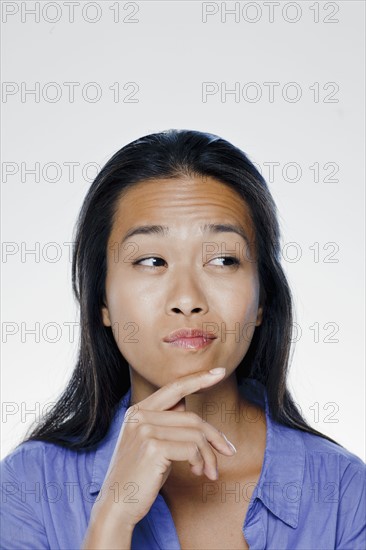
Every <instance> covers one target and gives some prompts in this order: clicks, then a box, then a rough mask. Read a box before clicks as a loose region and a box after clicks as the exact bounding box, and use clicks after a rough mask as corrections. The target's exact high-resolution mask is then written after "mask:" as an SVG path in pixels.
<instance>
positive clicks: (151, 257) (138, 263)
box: [133, 256, 165, 268]
mask: <svg viewBox="0 0 366 550" xmlns="http://www.w3.org/2000/svg"><path fill="white" fill-rule="evenodd" d="M148 260H157V261H158V262H163V263H165V260H163V259H162V258H157V257H156V256H150V257H148V258H141V260H136V262H133V265H142V264H141V262H147V261H148ZM143 267H151V268H154V267H161V266H160V265H143Z"/></svg>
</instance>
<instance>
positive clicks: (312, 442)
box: [300, 431, 366, 476]
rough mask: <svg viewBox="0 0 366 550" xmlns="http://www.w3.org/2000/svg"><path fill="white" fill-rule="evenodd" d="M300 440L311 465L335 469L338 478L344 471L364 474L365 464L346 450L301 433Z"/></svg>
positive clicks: (365, 470)
mask: <svg viewBox="0 0 366 550" xmlns="http://www.w3.org/2000/svg"><path fill="white" fill-rule="evenodd" d="M300 433H301V438H302V440H303V444H304V451H305V457H306V458H307V461H308V462H309V463H312V464H316V463H318V464H319V466H322V467H323V468H324V469H325V468H327V469H328V470H329V468H331V469H337V470H338V473H339V475H340V476H342V475H343V474H345V472H346V470H348V469H351V470H352V471H356V470H359V471H360V472H361V473H363V475H365V473H366V464H365V462H364V461H363V460H362V459H361V458H360V457H359V456H357V455H356V454H354V453H353V452H351V451H350V450H348V449H347V448H345V447H343V446H341V445H337V444H336V443H333V442H332V441H329V440H328V439H325V438H324V437H321V436H318V435H315V434H311V433H308V432H303V431H301V432H300Z"/></svg>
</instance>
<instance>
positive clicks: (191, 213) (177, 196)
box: [113, 176, 254, 238]
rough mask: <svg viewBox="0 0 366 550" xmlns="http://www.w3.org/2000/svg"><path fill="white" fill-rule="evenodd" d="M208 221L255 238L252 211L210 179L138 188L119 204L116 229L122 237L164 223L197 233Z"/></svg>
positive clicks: (150, 182)
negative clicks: (235, 226)
mask: <svg viewBox="0 0 366 550" xmlns="http://www.w3.org/2000/svg"><path fill="white" fill-rule="evenodd" d="M205 221H208V222H234V223H237V224H240V225H241V226H242V227H243V228H245V229H246V230H247V232H248V233H249V235H250V236H251V238H253V235H254V231H253V226H252V221H251V216H250V209H249V207H248V205H247V204H246V203H245V201H244V200H243V199H242V197H241V196H240V195H239V194H238V193H236V191H235V190H233V189H232V188H230V187H229V186H228V185H225V184H224V183H222V182H220V181H218V180H216V179H214V178H211V177H209V176H204V177H200V176H197V177H194V178H188V177H187V178H174V179H163V178H161V179H160V178H159V179H154V180H148V181H141V182H139V183H137V184H135V185H134V186H133V187H131V188H129V189H128V190H127V191H126V192H125V193H124V194H123V196H122V197H121V198H120V200H119V201H118V204H117V211H116V216H115V223H114V228H113V229H114V231H118V233H120V234H121V232H122V233H123V232H125V231H127V230H128V229H129V228H130V227H133V226H135V225H137V224H140V223H156V224H162V223H163V224H164V225H168V226H171V227H176V228H179V227H185V228H186V229H188V230H193V229H194V227H195V226H197V225H200V224H201V223H202V222H205ZM114 231H113V232H114Z"/></svg>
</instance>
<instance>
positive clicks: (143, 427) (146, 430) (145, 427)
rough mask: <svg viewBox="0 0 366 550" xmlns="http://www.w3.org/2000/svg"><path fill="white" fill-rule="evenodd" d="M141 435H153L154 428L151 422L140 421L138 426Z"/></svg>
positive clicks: (143, 436)
mask: <svg viewBox="0 0 366 550" xmlns="http://www.w3.org/2000/svg"><path fill="white" fill-rule="evenodd" d="M138 431H139V435H140V437H141V438H143V439H146V438H149V437H151V435H152V433H153V428H152V426H151V424H145V423H144V422H140V424H139V426H138Z"/></svg>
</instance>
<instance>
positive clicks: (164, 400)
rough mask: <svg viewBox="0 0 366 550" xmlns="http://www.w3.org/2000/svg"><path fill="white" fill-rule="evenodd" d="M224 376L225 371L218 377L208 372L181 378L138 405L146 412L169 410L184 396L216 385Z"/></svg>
mask: <svg viewBox="0 0 366 550" xmlns="http://www.w3.org/2000/svg"><path fill="white" fill-rule="evenodd" d="M225 374H226V369H224V370H223V371H222V372H221V373H220V374H218V375H217V374H211V373H210V372H209V371H204V372H199V373H194V374H188V375H187V376H182V377H180V378H177V379H176V380H174V382H171V383H170V384H166V385H165V386H163V387H162V388H159V389H158V390H157V391H156V392H154V393H153V394H151V395H149V396H148V397H146V398H145V399H143V400H142V401H140V402H139V405H140V406H141V408H142V409H146V410H154V411H166V410H169V409H170V408H171V407H174V406H175V405H176V404H177V403H178V402H179V401H181V400H182V398H183V397H185V396H186V395H190V394H191V393H194V392H196V391H198V390H200V389H202V388H207V387H209V386H213V385H214V384H217V383H218V382H220V381H221V380H222V379H223V377H224V375H225Z"/></svg>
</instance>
